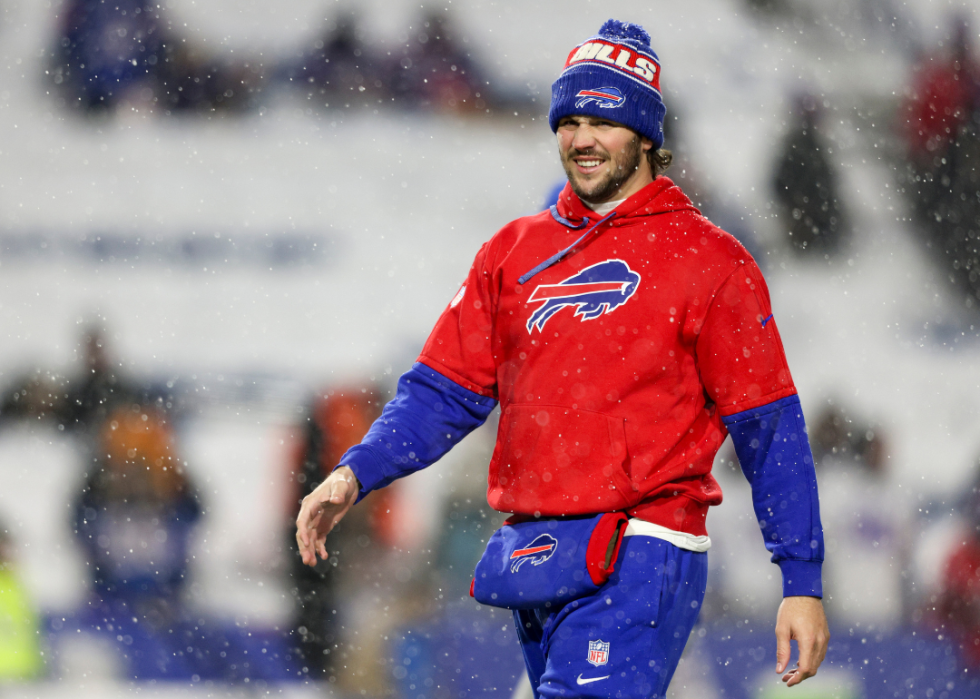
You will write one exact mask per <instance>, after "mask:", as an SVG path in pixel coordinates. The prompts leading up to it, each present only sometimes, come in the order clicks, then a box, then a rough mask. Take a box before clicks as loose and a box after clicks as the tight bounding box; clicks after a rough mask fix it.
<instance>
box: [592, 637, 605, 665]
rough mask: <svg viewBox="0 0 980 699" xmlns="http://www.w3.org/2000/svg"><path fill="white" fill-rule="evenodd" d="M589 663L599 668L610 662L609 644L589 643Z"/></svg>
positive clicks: (600, 642)
mask: <svg viewBox="0 0 980 699" xmlns="http://www.w3.org/2000/svg"><path fill="white" fill-rule="evenodd" d="M589 662H590V663H592V664H593V665H595V666H596V667H598V666H599V665H605V664H606V663H608V662H609V644H608V643H604V642H602V641H589Z"/></svg>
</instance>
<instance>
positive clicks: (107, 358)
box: [58, 326, 138, 430]
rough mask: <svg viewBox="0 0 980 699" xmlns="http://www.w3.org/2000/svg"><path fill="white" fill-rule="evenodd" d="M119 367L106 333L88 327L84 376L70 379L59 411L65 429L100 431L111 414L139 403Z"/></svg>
mask: <svg viewBox="0 0 980 699" xmlns="http://www.w3.org/2000/svg"><path fill="white" fill-rule="evenodd" d="M120 366H121V365H120V364H119V362H118V361H115V360H114V359H113V358H112V357H111V355H110V353H109V350H108V339H107V337H106V333H105V332H104V331H103V330H101V329H100V328H98V327H95V326H92V327H89V328H88V329H87V330H86V331H85V335H84V338H83V340H82V372H81V373H80V374H79V375H78V376H77V377H75V378H69V379H68V390H67V392H66V393H65V401H64V403H63V404H62V405H61V406H60V408H59V410H58V416H59V417H60V419H61V420H62V421H63V424H64V426H65V428H66V429H68V430H91V429H93V428H97V427H100V426H101V425H102V424H103V423H104V422H105V420H106V418H107V417H108V415H109V413H110V412H112V411H114V410H115V409H116V408H117V407H118V406H121V405H128V404H130V403H132V402H133V401H134V400H136V395H137V393H138V391H137V389H136V387H135V386H134V385H133V384H132V383H131V382H130V380H129V378H128V377H126V376H125V375H123V373H122V372H120V371H119V367H120Z"/></svg>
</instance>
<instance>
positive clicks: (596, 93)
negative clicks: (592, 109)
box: [575, 87, 623, 109]
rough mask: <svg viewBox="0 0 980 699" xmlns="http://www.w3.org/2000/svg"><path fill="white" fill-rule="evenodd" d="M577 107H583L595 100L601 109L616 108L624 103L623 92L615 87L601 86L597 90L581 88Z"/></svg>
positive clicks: (576, 103)
mask: <svg viewBox="0 0 980 699" xmlns="http://www.w3.org/2000/svg"><path fill="white" fill-rule="evenodd" d="M575 96H576V97H578V98H579V99H578V101H576V102H575V108H576V109H581V108H582V107H584V106H585V105H587V104H589V103H590V102H595V103H596V104H597V105H599V108H600V109H614V108H616V107H619V106H621V105H622V104H623V93H622V92H620V91H619V89H618V88H615V87H600V88H599V89H597V90H579V92H578V94H577V95H575Z"/></svg>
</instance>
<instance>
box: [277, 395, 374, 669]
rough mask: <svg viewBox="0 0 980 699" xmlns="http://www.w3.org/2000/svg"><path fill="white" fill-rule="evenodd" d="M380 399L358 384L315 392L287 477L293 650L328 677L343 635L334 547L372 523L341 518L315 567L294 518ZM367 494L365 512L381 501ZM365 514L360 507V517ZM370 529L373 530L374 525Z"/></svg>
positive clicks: (361, 434) (359, 433)
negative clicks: (290, 487)
mask: <svg viewBox="0 0 980 699" xmlns="http://www.w3.org/2000/svg"><path fill="white" fill-rule="evenodd" d="M379 405H380V403H379V398H378V396H377V394H376V392H375V391H374V390H373V389H368V388H364V389H363V390H362V388H360V387H357V386H347V387H340V388H335V389H332V390H329V391H324V392H323V393H321V394H318V395H317V396H315V397H314V398H313V400H312V401H311V403H310V406H309V408H308V414H307V416H306V419H305V422H304V424H303V430H302V433H301V437H300V441H299V444H298V449H297V452H296V455H295V459H294V463H293V464H291V470H292V474H291V476H292V478H291V481H292V483H293V484H294V487H295V490H294V492H293V497H292V499H291V501H290V507H289V511H288V518H289V519H288V522H287V528H286V540H287V542H288V550H289V552H290V557H289V574H290V585H289V587H290V591H291V593H292V596H293V604H294V611H293V623H292V628H293V642H294V644H295V648H296V652H297V653H298V654H299V656H300V658H301V659H302V660H303V661H304V664H305V665H306V666H307V667H308V668H309V672H310V674H311V675H312V676H314V677H317V676H320V677H323V678H329V677H331V676H333V675H335V674H336V668H335V666H336V662H335V661H336V658H335V655H334V651H335V649H336V648H337V645H338V643H339V641H340V640H341V639H340V637H339V634H340V622H341V619H339V618H338V614H337V607H338V604H339V603H338V590H337V586H338V583H339V578H338V576H339V574H340V572H341V571H338V569H337V565H336V564H337V561H338V559H339V556H337V555H336V553H335V552H336V551H337V550H338V549H340V550H343V549H346V548H348V547H349V546H350V545H351V544H352V543H353V542H351V541H350V536H351V535H352V534H351V533H353V532H357V533H358V534H363V532H364V531H370V528H367V527H365V526H364V525H365V523H364V522H363V521H361V522H357V521H355V522H353V523H352V524H351V523H348V522H347V521H346V520H345V522H344V524H343V525H341V526H338V527H337V529H335V530H334V531H333V532H332V533H331V535H330V540H329V542H328V544H329V547H330V550H331V556H332V558H331V559H329V560H327V561H319V562H318V563H317V565H316V567H315V568H310V567H309V566H305V565H303V562H302V559H300V557H299V549H298V548H297V545H296V538H295V526H294V520H295V518H296V515H297V514H298V513H299V504H300V502H301V501H302V499H303V498H304V497H306V496H307V495H308V494H309V493H311V492H312V491H313V489H314V488H315V487H316V486H317V485H319V484H320V481H322V480H323V479H324V478H325V477H326V476H327V474H329V473H330V471H331V470H333V468H334V467H335V466H336V465H337V464H338V463H339V462H340V457H341V456H342V455H343V454H344V452H345V451H347V449H349V448H350V447H352V446H354V445H355V444H358V443H359V442H360V441H361V439H362V438H363V437H364V434H365V433H366V432H367V430H368V428H369V427H370V426H371V423H372V422H374V419H375V418H376V417H377V416H378V414H379V413H380V407H379ZM371 500H372V501H374V503H375V507H365V508H363V510H364V512H365V513H368V514H370V513H371V511H375V510H376V509H377V507H376V503H377V502H380V500H379V499H378V498H371ZM356 509H361V508H356ZM384 509H385V510H387V509H388V508H384ZM383 511H384V510H382V512H383ZM352 514H354V513H353V512H352ZM363 516H364V515H363V513H362V515H361V518H362V517H363ZM382 521H384V520H382ZM375 524H377V523H375ZM373 529H374V530H375V531H377V526H375V527H373Z"/></svg>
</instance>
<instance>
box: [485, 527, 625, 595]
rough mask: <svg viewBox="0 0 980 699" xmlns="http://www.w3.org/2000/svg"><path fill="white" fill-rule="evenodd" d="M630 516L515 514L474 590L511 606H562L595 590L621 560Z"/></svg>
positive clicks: (491, 546)
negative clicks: (548, 516) (532, 515)
mask: <svg viewBox="0 0 980 699" xmlns="http://www.w3.org/2000/svg"><path fill="white" fill-rule="evenodd" d="M626 523H627V517H626V515H625V514H624V513H622V512H610V513H606V514H601V515H589V516H587V517H568V518H561V519H528V518H525V517H520V518H519V517H511V518H510V519H508V520H507V522H506V523H505V524H504V526H503V527H501V528H500V529H498V530H497V531H496V532H494V534H493V536H491V537H490V541H489V542H487V550H486V551H484V553H483V557H482V558H481V559H480V562H479V563H477V565H476V572H475V574H474V579H473V583H472V585H470V595H471V596H473V597H474V598H475V599H476V601H477V602H479V603H480V604H487V605H490V606H493V607H504V608H506V609H533V608H535V607H552V606H561V605H563V604H565V603H567V602H570V601H572V600H574V599H578V598H579V597H585V596H587V595H591V594H593V593H595V592H596V591H597V590H598V589H599V588H600V587H602V585H603V584H605V582H606V581H607V580H608V579H609V576H610V575H611V574H612V572H613V569H614V568H615V565H616V556H617V555H618V554H619V547H620V545H621V544H622V533H623V529H625V528H626Z"/></svg>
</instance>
